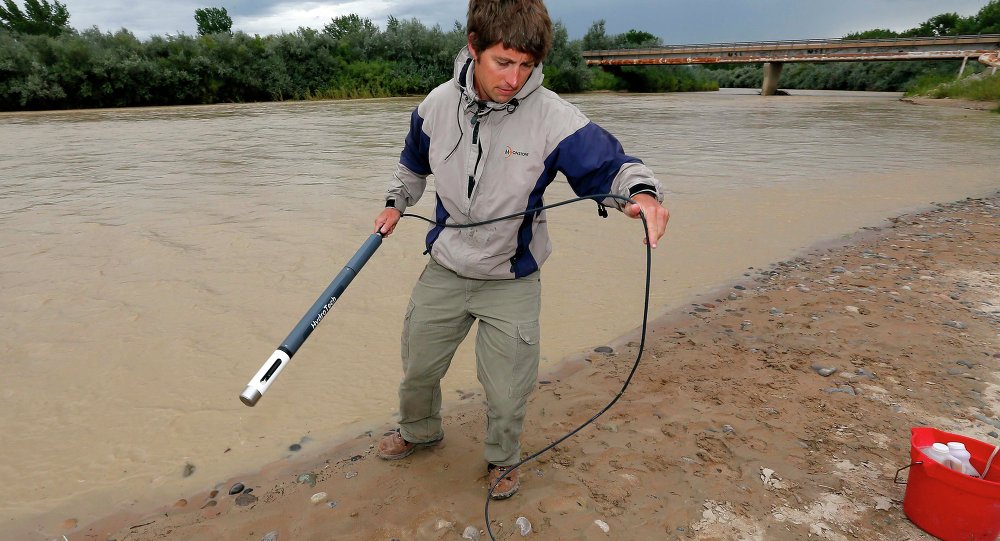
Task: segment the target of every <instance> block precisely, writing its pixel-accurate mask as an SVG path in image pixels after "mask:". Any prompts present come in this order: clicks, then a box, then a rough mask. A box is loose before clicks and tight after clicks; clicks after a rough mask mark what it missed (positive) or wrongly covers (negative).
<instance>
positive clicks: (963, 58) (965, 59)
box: [958, 56, 969, 79]
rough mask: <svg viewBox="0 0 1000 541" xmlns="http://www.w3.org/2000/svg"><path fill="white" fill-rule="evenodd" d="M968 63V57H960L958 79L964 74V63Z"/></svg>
mask: <svg viewBox="0 0 1000 541" xmlns="http://www.w3.org/2000/svg"><path fill="white" fill-rule="evenodd" d="M968 63H969V57H967V56H963V57H962V67H961V68H959V70H958V78H959V79H961V78H962V76H963V75H965V65H966V64H968Z"/></svg>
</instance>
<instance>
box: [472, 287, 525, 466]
mask: <svg viewBox="0 0 1000 541" xmlns="http://www.w3.org/2000/svg"><path fill="white" fill-rule="evenodd" d="M470 309H471V311H472V313H473V315H475V316H476V317H478V318H479V319H480V323H479V330H478V333H477V335H476V368H477V375H478V377H479V382H480V383H482V385H483V389H484V390H485V392H486V402H487V406H486V423H487V425H486V441H485V444H486V448H485V456H486V460H487V462H490V463H492V464H497V465H499V466H509V465H511V464H514V463H516V462H518V461H519V460H520V459H521V431H522V429H523V425H524V414H525V410H526V408H527V404H528V395H529V394H531V391H532V390H533V389H534V388H535V382H536V381H537V379H538V360H539V355H540V348H539V338H540V330H539V326H538V317H539V312H540V311H541V280H540V274H539V273H537V272H536V273H534V274H532V275H530V276H526V277H524V278H519V279H516V280H495V281H486V282H481V283H479V284H477V286H476V288H475V292H474V294H473V295H472V300H471V304H470Z"/></svg>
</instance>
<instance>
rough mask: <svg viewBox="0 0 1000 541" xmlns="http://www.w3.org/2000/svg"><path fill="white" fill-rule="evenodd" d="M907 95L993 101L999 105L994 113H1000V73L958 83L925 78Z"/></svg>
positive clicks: (951, 80)
mask: <svg viewBox="0 0 1000 541" xmlns="http://www.w3.org/2000/svg"><path fill="white" fill-rule="evenodd" d="M906 95H907V96H924V97H928V98H952V99H962V100H972V101H992V102H996V103H997V108H996V109H994V112H997V113H1000V73H996V74H994V75H987V74H986V73H985V72H983V73H981V74H977V75H975V76H968V77H963V78H962V79H959V80H957V81H956V80H954V79H952V78H951V77H949V76H933V75H932V76H925V77H921V78H919V79H917V81H916V82H915V83H914V85H913V86H912V87H911V88H910V89H909V90H908V91H907V92H906Z"/></svg>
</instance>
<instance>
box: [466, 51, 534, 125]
mask: <svg viewBox="0 0 1000 541" xmlns="http://www.w3.org/2000/svg"><path fill="white" fill-rule="evenodd" d="M474 72H475V70H474V69H473V60H472V53H470V52H469V46H468V45H466V46H465V47H463V48H462V50H461V51H459V53H458V56H457V57H455V70H454V78H455V84H457V85H458V87H459V89H460V90H461V91H462V98H463V101H464V102H465V105H466V107H469V106H471V105H473V104H475V103H476V102H477V101H478V102H483V103H485V104H486V105H487V106H488V107H489V108H490V109H494V110H499V109H505V108H507V104H506V103H496V102H493V101H489V100H486V101H483V100H481V99H480V98H479V95H478V94H476V85H475V84H474V82H473V76H474ZM544 78H545V76H544V75H543V74H542V64H540V63H539V64H538V65H537V66H535V68H534V69H533V70H531V75H529V76H528V80H527V81H525V82H524V85H523V86H522V87H521V90H518V92H517V94H515V95H514V97H513V98H511V101H514V100H517V101H521V100H523V99H524V98H527V97H528V96H530V95H531V94H532V93H533V92H534V91H536V90H538V88H539V87H541V86H542V80H543V79H544ZM508 103H509V102H508Z"/></svg>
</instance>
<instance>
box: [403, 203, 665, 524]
mask: <svg viewBox="0 0 1000 541" xmlns="http://www.w3.org/2000/svg"><path fill="white" fill-rule="evenodd" d="M591 199H592V200H594V201H597V203H598V206H599V207H603V206H604V205H603V204H602V201H604V200H606V199H614V200H618V201H621V202H625V203H629V204H635V201H633V200H632V199H630V198H628V197H624V196H621V195H617V194H597V195H587V196H583V197H577V198H574V199H567V200H565V201H560V202H558V203H553V204H551V205H544V206H541V207H538V208H535V209H530V210H526V211H524V212H517V213H514V214H508V215H506V216H501V217H499V218H492V219H490V220H484V221H481V222H473V223H469V224H454V223H453V224H447V223H444V224H442V223H439V222H435V221H434V220H430V219H428V218H425V217H423V216H420V215H417V214H408V213H404V214H403V216H404V217H410V218H418V219H420V220H423V221H425V222H427V223H430V224H433V225H437V226H441V227H448V228H457V229H466V228H469V227H478V226H483V225H488V224H492V223H496V222H500V221H503V220H510V219H512V218H519V217H521V216H525V215H528V214H534V213H538V212H541V211H543V210H548V209H552V208H556V207H561V206H563V205H569V204H571V203H577V202H580V201H586V200H591ZM639 219H640V220H642V229H643V231H644V232H645V234H646V239H649V225H648V224H647V223H646V215H645V214H644V213H643V212H642V211H641V210H640V212H639ZM651 268H652V250H651V248H650V243H649V241H648V240H647V242H646V288H645V295H644V299H643V306H642V334H641V337H640V339H639V351H638V352H637V353H636V356H635V362H634V363H633V364H632V370H631V371H630V372H629V374H628V377H627V378H625V382H624V383H623V384H622V388H621V390H619V391H618V394H616V395H615V397H614V398H612V399H611V402H608V404H607V405H606V406H604V407H603V408H602V409H601V410H600V411H598V412H597V413H596V414H594V416H593V417H591V418H590V419H587V421H585V422H584V423H583V424H581V425H580V426H578V427H576V428H574V429H573V430H571V431H570V432H568V433H566V434H565V435H563V436H561V437H560V438H559V439H557V440H555V441H553V442H552V443H550V444H548V445H546V446H545V447H543V448H542V449H541V450H539V451H536V452H535V453H534V454H532V455H530V456H528V457H527V458H525V459H523V460H521V461H520V462H518V463H517V464H514V465H513V466H510V467H509V468H508V469H507V472H508V473H510V472H513V471H514V470H516V469H518V468H520V467H521V466H523V465H524V464H526V463H528V462H530V461H532V460H534V459H536V458H538V457H539V456H541V455H543V454H544V453H546V452H548V451H550V450H551V449H552V448H553V447H555V446H556V445H559V444H560V443H562V442H564V441H566V440H568V439H569V438H571V437H573V436H574V435H576V433H577V432H580V431H581V430H583V429H584V428H586V427H587V426H588V425H590V424H591V423H593V422H594V421H596V420H597V419H598V418H599V417H600V416H602V415H604V414H605V413H606V412H607V411H608V410H609V409H611V407H612V406H614V405H615V403H617V402H618V399H619V398H621V397H622V395H623V394H625V389H627V388H628V386H629V383H631V382H632V377H633V376H635V373H636V370H638V368H639V361H640V360H641V359H642V352H643V350H644V349H645V347H646V326H647V323H648V321H649V284H650V271H651ZM502 480H503V476H500V477H498V478H497V480H496V481H494V482H493V484H492V485H491V486H490V488H489V491H488V493H487V494H486V507H485V510H484V514H485V517H486V532H487V533H488V534H489V536H490V539H491V540H493V541H496V537H495V536H494V535H493V529H492V528H491V527H490V501H492V499H493V489H495V488H496V486H497V485H498V484H499V483H500V481H502Z"/></svg>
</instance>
